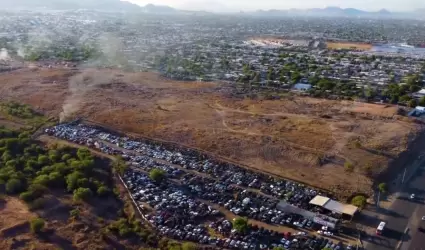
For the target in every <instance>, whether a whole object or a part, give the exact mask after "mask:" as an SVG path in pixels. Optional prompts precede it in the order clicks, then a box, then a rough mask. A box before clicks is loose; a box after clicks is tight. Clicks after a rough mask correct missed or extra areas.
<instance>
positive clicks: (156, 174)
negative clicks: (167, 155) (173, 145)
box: [149, 168, 166, 183]
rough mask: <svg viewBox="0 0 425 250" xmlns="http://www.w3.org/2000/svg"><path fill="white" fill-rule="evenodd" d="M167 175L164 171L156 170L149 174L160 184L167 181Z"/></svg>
mask: <svg viewBox="0 0 425 250" xmlns="http://www.w3.org/2000/svg"><path fill="white" fill-rule="evenodd" d="M165 174H166V173H165V171H164V170H161V169H158V168H154V169H152V170H151V171H150V172H149V178H151V179H152V180H153V181H155V182H158V183H159V182H161V181H163V180H164V179H165Z"/></svg>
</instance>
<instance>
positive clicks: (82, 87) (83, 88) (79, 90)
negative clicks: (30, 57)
mask: <svg viewBox="0 0 425 250" xmlns="http://www.w3.org/2000/svg"><path fill="white" fill-rule="evenodd" d="M113 81H114V75H113V74H112V73H105V72H99V71H96V70H94V69H91V70H85V71H83V72H81V73H79V74H77V75H75V76H73V77H71V78H70V80H69V83H68V87H69V92H70V93H69V94H68V96H67V97H66V98H65V101H64V103H63V106H62V112H61V113H60V115H59V119H60V122H64V121H66V120H67V119H69V118H71V117H72V116H74V115H75V114H76V112H77V111H79V110H80V108H81V106H82V105H83V103H84V98H85V96H86V94H87V93H89V92H90V91H93V90H95V89H96V88H99V87H101V86H102V85H106V84H110V83H112V82H113Z"/></svg>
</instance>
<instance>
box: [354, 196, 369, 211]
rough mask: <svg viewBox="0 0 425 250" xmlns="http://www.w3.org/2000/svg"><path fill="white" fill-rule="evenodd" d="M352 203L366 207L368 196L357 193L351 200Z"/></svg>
mask: <svg viewBox="0 0 425 250" xmlns="http://www.w3.org/2000/svg"><path fill="white" fill-rule="evenodd" d="M351 204H353V205H354V206H357V207H359V208H364V207H365V206H366V197H364V196H363V195H357V196H355V197H354V198H353V199H352V200H351Z"/></svg>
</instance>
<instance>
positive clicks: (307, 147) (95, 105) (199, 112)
mask: <svg viewBox="0 0 425 250" xmlns="http://www.w3.org/2000/svg"><path fill="white" fill-rule="evenodd" d="M52 71H54V70H52ZM105 74H109V75H110V76H111V77H113V78H114V81H112V82H113V83H112V84H107V85H102V86H100V87H99V88H97V89H93V90H91V91H90V92H87V93H85V97H84V98H83V100H82V103H83V104H82V107H81V109H80V111H79V112H77V115H78V116H80V117H86V118H89V119H91V120H93V121H95V122H99V123H102V124H105V125H107V126H109V127H114V128H116V129H118V130H121V131H126V132H131V133H135V134H139V135H143V136H149V137H153V138H159V139H163V140H168V141H172V142H176V143H180V144H183V145H188V146H192V147H196V148H200V149H203V150H206V151H209V152H211V153H213V154H216V155H219V156H221V157H225V158H228V159H231V160H233V161H237V162H239V163H242V164H245V165H247V166H249V167H251V168H253V169H257V170H261V171H265V172H269V173H273V174H276V175H279V176H283V177H287V178H291V179H295V180H298V181H302V182H304V183H307V184H310V185H314V186H317V187H321V188H325V189H330V190H338V192H339V193H341V195H342V196H349V195H351V193H352V192H353V191H358V192H364V193H370V191H371V188H370V187H371V185H372V182H373V178H370V177H368V176H366V174H367V173H365V171H364V166H365V165H367V164H372V165H373V173H376V174H377V173H381V172H383V171H385V169H387V163H388V162H389V161H390V160H392V158H393V157H394V156H396V155H398V154H399V153H400V152H402V151H403V150H405V149H406V146H407V135H408V134H409V133H411V134H413V135H415V134H416V133H417V132H418V130H419V128H418V127H417V126H418V125H416V124H414V123H412V122H411V121H410V120H409V119H407V120H400V119H398V118H397V116H396V115H395V114H396V113H397V109H396V108H395V107H385V106H381V105H375V104H360V103H354V102H346V101H344V102H340V101H331V100H323V99H313V98H302V97H288V98H286V99H284V100H267V101H266V100H251V99H236V98H233V97H230V96H229V95H228V93H225V92H222V91H221V90H222V86H221V85H220V84H215V83H193V82H175V81H171V80H165V79H163V78H161V77H159V76H158V75H156V74H154V73H122V72H119V71H108V72H105ZM11 75H13V76H11ZM69 75H70V72H67V71H63V70H60V71H55V72H54V73H52V72H49V71H47V70H37V71H31V70H28V69H25V70H20V71H19V72H14V73H11V74H8V75H7V74H3V75H0V82H2V83H3V84H1V85H0V98H9V99H14V100H19V101H22V102H25V103H27V104H30V105H32V106H34V107H36V108H37V109H38V110H40V111H43V112H45V113H47V114H48V115H53V116H58V114H59V113H60V111H61V105H62V104H63V100H64V99H65V97H66V96H67V94H68V92H69V91H68V89H67V78H68V77H69ZM52 77H53V78H52ZM3 78H7V79H8V80H7V81H4V80H3ZM31 78H34V79H37V81H39V82H46V80H45V79H46V78H48V79H49V81H52V80H53V81H55V84H44V85H42V86H40V85H39V84H38V83H36V82H34V81H31V82H28V81H26V79H31ZM353 140H358V141H359V142H360V144H361V145H362V147H361V148H356V147H353ZM345 161H350V162H353V163H354V165H355V168H354V169H355V170H354V172H353V173H347V172H345V170H344V167H343V164H344V162H345Z"/></svg>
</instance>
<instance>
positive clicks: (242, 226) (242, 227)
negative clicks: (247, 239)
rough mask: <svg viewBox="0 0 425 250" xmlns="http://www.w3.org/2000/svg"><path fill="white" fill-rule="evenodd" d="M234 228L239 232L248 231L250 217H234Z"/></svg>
mask: <svg viewBox="0 0 425 250" xmlns="http://www.w3.org/2000/svg"><path fill="white" fill-rule="evenodd" d="M233 228H234V229H236V231H238V232H239V233H243V232H246V230H247V229H248V219H246V218H242V217H239V218H235V219H233Z"/></svg>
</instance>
